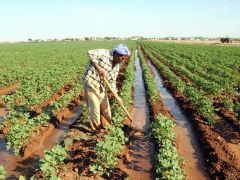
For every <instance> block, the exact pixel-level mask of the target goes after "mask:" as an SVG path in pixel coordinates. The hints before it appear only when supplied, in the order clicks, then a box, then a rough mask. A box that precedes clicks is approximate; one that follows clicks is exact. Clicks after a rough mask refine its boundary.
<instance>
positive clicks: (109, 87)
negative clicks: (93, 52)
mask: <svg viewBox="0 0 240 180" xmlns="http://www.w3.org/2000/svg"><path fill="white" fill-rule="evenodd" d="M103 80H104V83H105V84H106V86H107V87H108V89H109V90H110V91H111V92H112V94H113V96H114V97H115V99H116V100H117V103H118V104H119V105H120V106H121V108H122V109H123V110H124V111H125V113H126V114H127V116H128V118H129V119H130V120H131V121H132V120H133V118H132V116H131V115H130V114H129V112H128V111H127V109H126V108H125V106H124V105H123V103H121V102H120V100H119V98H118V95H117V93H116V92H115V91H114V90H113V89H112V87H111V85H110V84H109V82H108V80H107V79H106V77H105V78H103Z"/></svg>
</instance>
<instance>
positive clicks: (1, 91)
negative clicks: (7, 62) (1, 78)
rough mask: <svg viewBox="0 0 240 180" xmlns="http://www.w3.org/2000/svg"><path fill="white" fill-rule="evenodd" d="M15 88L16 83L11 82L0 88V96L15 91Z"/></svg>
mask: <svg viewBox="0 0 240 180" xmlns="http://www.w3.org/2000/svg"><path fill="white" fill-rule="evenodd" d="M16 89H17V84H12V85H9V86H7V87H3V88H0V96H1V95H5V94H9V93H11V92H13V91H16Z"/></svg>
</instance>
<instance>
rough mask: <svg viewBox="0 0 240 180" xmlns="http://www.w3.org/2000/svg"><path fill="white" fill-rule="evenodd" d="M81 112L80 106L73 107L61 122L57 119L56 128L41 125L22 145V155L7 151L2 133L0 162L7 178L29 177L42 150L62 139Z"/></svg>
mask: <svg viewBox="0 0 240 180" xmlns="http://www.w3.org/2000/svg"><path fill="white" fill-rule="evenodd" d="M69 112H70V111H69ZM81 112H82V108H81V107H75V109H74V110H73V111H72V112H70V113H68V115H67V116H64V119H62V121H61V122H60V121H59V122H60V123H59V124H58V126H57V127H56V128H55V127H54V125H53V124H51V123H50V124H49V125H48V126H46V127H41V128H40V129H39V131H38V133H37V134H36V135H35V136H33V137H32V138H31V139H30V140H29V143H28V145H27V146H26V147H24V149H23V151H22V155H23V156H20V155H18V156H16V155H14V153H13V151H12V150H9V151H7V150H6V144H5V140H4V137H3V135H2V136H1V138H0V145H1V147H0V156H1V159H0V164H2V165H4V167H5V169H6V171H7V174H8V179H18V178H17V177H18V176H19V175H24V176H26V177H27V178H30V176H31V175H32V174H33V172H34V170H35V169H36V168H37V165H38V161H39V159H40V158H42V157H43V155H44V151H45V150H50V149H51V148H52V147H53V146H54V145H55V144H57V143H58V142H60V141H61V140H62V138H63V135H64V134H65V133H66V132H67V131H68V130H69V126H70V125H71V124H72V123H73V122H74V121H75V120H76V119H77V117H79V116H80V114H81ZM61 113H62V112H61Z"/></svg>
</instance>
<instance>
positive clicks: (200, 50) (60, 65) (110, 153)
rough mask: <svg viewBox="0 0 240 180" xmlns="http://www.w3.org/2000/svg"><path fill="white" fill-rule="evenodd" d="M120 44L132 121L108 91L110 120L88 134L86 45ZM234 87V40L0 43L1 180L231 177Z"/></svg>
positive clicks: (239, 156) (122, 84) (237, 127)
mask: <svg viewBox="0 0 240 180" xmlns="http://www.w3.org/2000/svg"><path fill="white" fill-rule="evenodd" d="M118 43H126V44H127V45H128V46H129V48H130V49H131V58H130V60H129V61H128V62H127V63H124V64H122V65H121V68H120V72H119V75H118V79H117V87H118V90H119V94H120V97H121V98H122V100H123V102H124V105H125V106H126V107H127V109H128V110H129V112H131V113H132V114H133V117H134V120H133V122H131V121H130V120H129V119H128V118H127V116H126V115H125V113H124V111H123V110H122V109H121V108H120V107H119V105H118V104H117V103H116V101H115V100H114V99H113V97H109V98H110V104H111V109H112V114H113V117H112V124H111V126H110V128H108V129H107V132H105V133H99V134H94V133H93V132H92V131H91V130H90V129H89V121H88V110H87V107H86V103H85V102H84V93H83V84H82V80H81V78H82V76H83V73H84V72H85V69H86V67H87V64H88V61H89V60H88V56H87V51H88V50H90V49H95V48H106V49H111V48H112V47H114V46H115V45H116V44H118ZM159 78H160V79H161V80H159ZM140 81H141V82H140ZM141 83H142V84H143V86H138V85H141ZM239 88H240V51H239V47H234V46H216V45H203V44H180V43H169V42H148V41H140V42H136V41H123V42H122V41H121V42H120V41H86V42H55V43H53V42H52V43H16V44H0V156H1V158H0V179H4V178H5V177H8V178H10V179H11V178H13V179H14V178H18V177H20V176H21V177H22V178H23V177H25V178H26V179H30V177H31V179H80V178H83V179H94V178H97V179H123V178H127V177H128V178H130V179H139V178H140V177H141V178H144V179H153V178H159V179H194V178H198V179H209V178H211V179H238V178H239V177H240V94H239V93H240V89H239ZM163 91H168V92H169V94H168V95H165V96H164V95H163V94H162V93H163ZM139 93H143V94H139ZM168 96H171V98H169V97H168ZM167 97H168V98H167ZM173 100H174V101H173ZM145 101H146V102H145ZM171 102H174V106H173V105H169V104H170V103H171ZM178 108H179V112H177V113H176V109H178ZM146 112H149V113H146ZM179 113H183V114H184V116H185V117H186V119H183V118H182V116H180V115H179ZM102 121H103V123H104V118H102ZM183 121H184V124H182V123H183ZM45 150H47V151H45ZM44 151H45V153H44ZM189 151H191V153H189ZM137 177H138V178H137Z"/></svg>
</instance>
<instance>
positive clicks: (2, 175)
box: [0, 165, 7, 180]
mask: <svg viewBox="0 0 240 180" xmlns="http://www.w3.org/2000/svg"><path fill="white" fill-rule="evenodd" d="M6 175H7V173H6V171H5V169H4V167H3V165H0V180H1V179H5V177H6Z"/></svg>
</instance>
